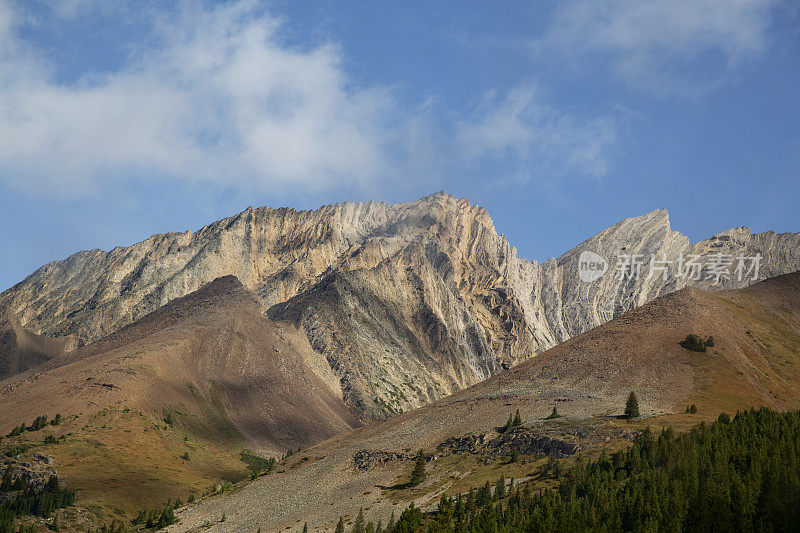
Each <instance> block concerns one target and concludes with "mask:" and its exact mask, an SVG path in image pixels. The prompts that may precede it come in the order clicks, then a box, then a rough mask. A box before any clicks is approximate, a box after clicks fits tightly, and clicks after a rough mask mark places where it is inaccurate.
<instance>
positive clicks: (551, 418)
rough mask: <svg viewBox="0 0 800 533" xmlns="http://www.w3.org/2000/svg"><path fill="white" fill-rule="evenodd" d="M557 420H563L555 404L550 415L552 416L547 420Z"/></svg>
mask: <svg viewBox="0 0 800 533" xmlns="http://www.w3.org/2000/svg"><path fill="white" fill-rule="evenodd" d="M556 418H561V415H560V414H558V409H556V406H555V404H553V412H552V413H550V416H548V417H547V418H546V419H545V420H555V419H556Z"/></svg>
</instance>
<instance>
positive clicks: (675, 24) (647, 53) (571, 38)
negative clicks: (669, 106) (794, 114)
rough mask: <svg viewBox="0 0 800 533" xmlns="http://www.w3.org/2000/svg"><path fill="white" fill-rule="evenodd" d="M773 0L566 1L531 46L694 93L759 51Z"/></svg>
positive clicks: (666, 89)
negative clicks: (540, 36) (543, 32)
mask: <svg viewBox="0 0 800 533" xmlns="http://www.w3.org/2000/svg"><path fill="white" fill-rule="evenodd" d="M776 5H778V2H776V1H775V0H669V1H663V0H570V1H567V2H562V3H559V4H558V6H557V8H556V9H555V11H554V14H553V17H552V20H551V22H550V24H549V28H548V29H547V31H546V32H545V34H544V36H543V37H542V38H541V39H539V40H537V41H536V42H535V45H534V49H535V51H536V53H537V55H538V56H539V57H540V58H542V57H546V56H551V57H552V56H554V57H556V58H557V59H558V60H559V61H564V60H566V61H571V62H573V63H575V64H576V65H577V66H585V65H586V64H587V61H591V62H593V63H594V64H597V63H598V62H599V64H601V65H605V66H606V67H608V68H609V69H610V70H611V72H612V73H613V74H614V75H615V76H617V77H618V78H619V79H621V80H623V81H624V82H626V83H627V84H629V85H630V86H631V87H633V88H636V89H640V90H645V91H648V92H653V93H656V94H659V95H666V94H680V95H694V94H700V93H702V92H704V91H706V90H708V89H710V88H713V87H715V86H717V85H719V84H720V83H723V82H724V81H726V80H727V79H730V78H731V76H732V75H734V74H735V73H736V71H737V69H739V68H740V67H741V66H742V65H744V64H746V63H747V62H748V61H749V60H751V59H753V58H755V57H757V56H759V55H761V54H763V53H764V51H765V50H766V48H767V45H768V41H769V28H770V25H771V24H772V22H773V18H774V17H775V9H774V8H775V6H776Z"/></svg>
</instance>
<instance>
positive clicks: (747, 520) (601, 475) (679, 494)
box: [353, 408, 800, 533]
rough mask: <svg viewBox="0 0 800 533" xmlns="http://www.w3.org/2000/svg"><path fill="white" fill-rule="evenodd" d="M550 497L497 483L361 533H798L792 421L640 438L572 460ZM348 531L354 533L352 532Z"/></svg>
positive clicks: (797, 456)
mask: <svg viewBox="0 0 800 533" xmlns="http://www.w3.org/2000/svg"><path fill="white" fill-rule="evenodd" d="M556 476H557V477H558V481H559V484H558V488H556V489H547V490H539V491H531V490H530V489H529V488H528V487H527V486H523V487H521V488H517V489H516V490H511V491H509V492H510V494H506V493H505V483H503V485H502V486H503V488H502V489H501V488H499V487H500V483H499V482H498V485H497V486H496V487H495V490H494V491H491V490H490V487H489V485H488V484H487V485H486V486H484V487H482V488H480V489H478V490H472V491H470V492H469V493H467V494H464V495H458V496H456V497H448V496H444V497H442V499H441V501H440V502H439V506H438V509H437V511H435V512H431V513H423V512H422V510H421V509H419V508H418V507H415V506H414V505H413V504H412V505H411V506H409V507H408V508H407V509H406V510H405V511H403V513H402V515H401V516H400V517H399V518H398V520H397V521H396V522H395V521H394V520H392V521H391V523H390V524H388V525H387V527H383V526H380V525H379V526H378V527H376V526H374V525H373V524H371V523H369V524H366V525H364V522H363V518H362V519H360V520H357V521H356V526H358V529H359V531H363V532H366V533H371V532H372V531H375V532H381V533H419V532H430V533H444V532H454V533H455V532H482V531H487V532H489V531H491V532H497V533H504V532H515V531H530V532H549V531H673V532H694V531H776V532H778V531H787V532H788V531H800V412H784V413H779V412H776V411H773V410H770V409H767V408H761V409H758V410H753V409H751V410H749V411H742V412H739V413H737V414H736V416H735V417H734V418H733V419H731V417H730V416H729V415H727V414H724V413H723V414H721V415H720V416H719V418H718V419H717V421H716V422H714V423H713V424H711V425H708V424H706V423H705V422H702V423H701V424H699V425H698V426H695V427H694V428H693V429H692V430H691V431H689V432H688V433H685V434H680V435H678V434H676V433H675V432H674V431H673V430H672V428H667V429H664V430H662V431H661V432H660V433H659V434H658V435H657V436H656V435H654V434H653V433H652V432H651V430H650V429H649V428H648V429H647V430H645V431H643V432H642V433H641V434H640V435H639V436H638V437H637V438H636V439H635V441H634V443H633V445H632V446H630V447H629V448H628V449H627V450H621V451H618V452H615V453H613V454H611V455H607V454H605V453H603V454H602V455H601V456H600V457H599V458H598V459H597V460H594V461H588V462H587V461H582V460H580V459H579V460H578V462H577V464H576V465H575V466H573V467H572V468H569V469H567V470H565V471H564V472H563V473H557V474H556ZM353 530H354V531H355V527H354V529H353Z"/></svg>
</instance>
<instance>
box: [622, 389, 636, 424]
mask: <svg viewBox="0 0 800 533" xmlns="http://www.w3.org/2000/svg"><path fill="white" fill-rule="evenodd" d="M625 418H639V399H638V398H636V393H634V392H633V391H631V393H630V395H628V401H627V402H626V403H625Z"/></svg>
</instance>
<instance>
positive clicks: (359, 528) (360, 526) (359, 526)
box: [353, 508, 366, 533]
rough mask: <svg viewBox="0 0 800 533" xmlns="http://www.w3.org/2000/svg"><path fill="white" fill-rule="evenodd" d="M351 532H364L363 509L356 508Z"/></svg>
mask: <svg viewBox="0 0 800 533" xmlns="http://www.w3.org/2000/svg"><path fill="white" fill-rule="evenodd" d="M353 533H366V532H365V529H364V509H363V508H361V509H359V510H358V516H357V517H356V521H355V523H354V524H353Z"/></svg>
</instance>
